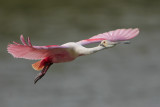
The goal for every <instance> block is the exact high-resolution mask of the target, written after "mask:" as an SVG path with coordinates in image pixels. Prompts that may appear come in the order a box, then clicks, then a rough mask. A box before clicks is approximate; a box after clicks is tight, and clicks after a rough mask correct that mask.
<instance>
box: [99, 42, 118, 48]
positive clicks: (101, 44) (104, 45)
mask: <svg viewBox="0 0 160 107" xmlns="http://www.w3.org/2000/svg"><path fill="white" fill-rule="evenodd" d="M116 44H118V42H111V41H108V40H103V41H102V42H101V43H100V46H103V47H105V48H109V47H113V46H115V45H116Z"/></svg>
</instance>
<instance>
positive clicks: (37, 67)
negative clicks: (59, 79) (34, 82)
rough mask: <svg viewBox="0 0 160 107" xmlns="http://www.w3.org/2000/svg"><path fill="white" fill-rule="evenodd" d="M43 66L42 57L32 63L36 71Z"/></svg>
mask: <svg viewBox="0 0 160 107" xmlns="http://www.w3.org/2000/svg"><path fill="white" fill-rule="evenodd" d="M44 66H45V62H44V60H43V59H42V60H40V61H38V62H36V63H34V64H32V67H33V69H35V70H36V71H40V70H42V69H43V68H44Z"/></svg>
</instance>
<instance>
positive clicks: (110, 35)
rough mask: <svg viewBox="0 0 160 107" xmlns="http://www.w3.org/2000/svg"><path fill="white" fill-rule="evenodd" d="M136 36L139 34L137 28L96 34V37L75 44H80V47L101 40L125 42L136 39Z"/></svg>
mask: <svg viewBox="0 0 160 107" xmlns="http://www.w3.org/2000/svg"><path fill="white" fill-rule="evenodd" d="M138 34H139V29H138V28H135V29H132V28H129V29H117V30H114V31H109V32H105V33H102V34H98V35H96V36H93V37H91V38H89V39H85V40H81V41H79V42H77V43H78V44H81V45H87V44H90V43H97V42H101V41H102V40H109V41H112V42H118V41H126V40H129V39H132V38H134V37H136V36H137V35H138Z"/></svg>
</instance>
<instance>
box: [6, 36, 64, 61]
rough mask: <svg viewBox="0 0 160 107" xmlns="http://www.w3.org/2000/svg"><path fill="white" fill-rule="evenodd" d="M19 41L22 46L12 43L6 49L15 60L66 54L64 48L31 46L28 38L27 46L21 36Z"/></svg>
mask: <svg viewBox="0 0 160 107" xmlns="http://www.w3.org/2000/svg"><path fill="white" fill-rule="evenodd" d="M20 40H21V42H22V43H23V44H19V43H16V42H13V43H14V44H9V45H8V47H7V51H8V53H10V54H12V55H13V56H14V57H16V58H25V59H33V60H37V59H44V58H46V57H49V56H54V54H59V53H60V54H62V53H67V51H66V48H67V47H65V46H58V45H48V46H32V44H31V41H30V39H29V38H28V44H27V43H26V42H25V40H24V37H23V35H21V36H20Z"/></svg>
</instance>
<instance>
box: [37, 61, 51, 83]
mask: <svg viewBox="0 0 160 107" xmlns="http://www.w3.org/2000/svg"><path fill="white" fill-rule="evenodd" d="M52 64H53V63H48V64H46V65H45V67H44V68H43V70H42V71H41V72H40V73H38V74H37V76H36V78H35V80H34V84H36V83H37V81H38V80H40V79H41V78H42V77H43V76H44V75H45V74H46V72H47V70H48V68H49V67H50V66H51V65H52Z"/></svg>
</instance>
